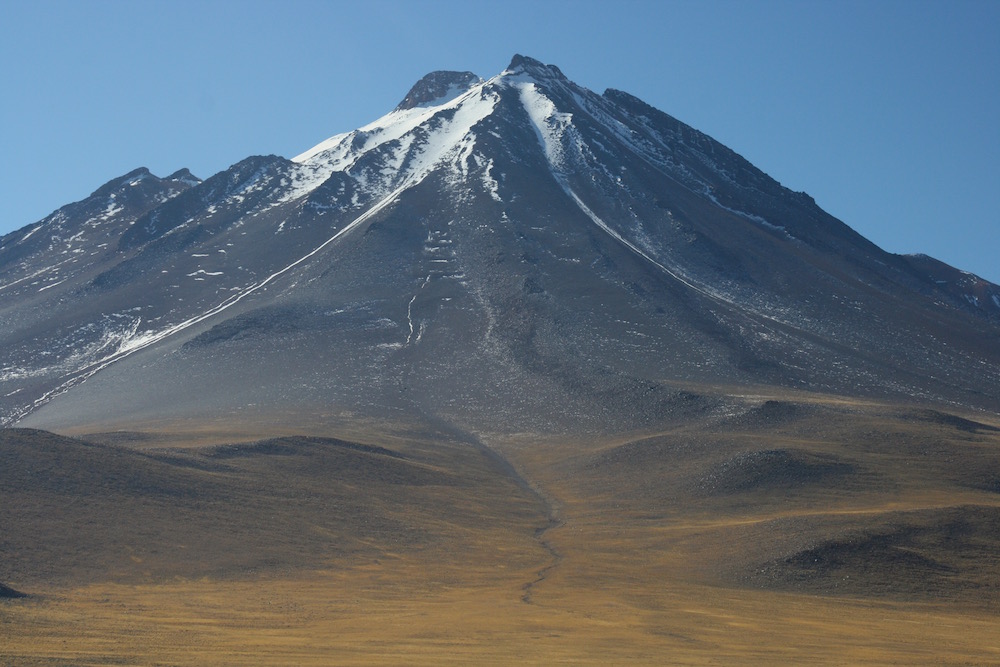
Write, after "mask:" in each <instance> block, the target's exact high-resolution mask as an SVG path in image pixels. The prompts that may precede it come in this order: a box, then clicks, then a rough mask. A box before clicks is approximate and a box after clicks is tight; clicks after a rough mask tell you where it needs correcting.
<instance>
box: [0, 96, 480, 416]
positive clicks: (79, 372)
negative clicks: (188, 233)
mask: <svg viewBox="0 0 1000 667" xmlns="http://www.w3.org/2000/svg"><path fill="white" fill-rule="evenodd" d="M497 99H498V98H497V96H496V95H494V94H491V95H483V94H482V91H481V86H477V87H476V88H474V89H473V90H470V91H469V93H467V94H465V95H462V96H460V97H459V98H456V99H455V100H452V101H450V102H448V103H447V104H445V105H442V106H441V107H425V108H416V109H410V110H405V111H396V112H393V113H390V114H388V115H387V116H386V117H385V118H383V119H382V120H381V121H376V122H375V123H373V124H371V125H368V126H366V127H365V128H362V130H359V132H362V131H365V132H371V133H372V134H373V135H374V136H373V137H371V138H370V139H369V141H368V142H367V143H366V144H365V148H364V149H362V150H360V151H359V150H347V149H346V148H345V146H346V144H342V143H337V142H335V143H334V144H333V145H330V146H329V147H327V148H326V149H324V150H323V151H320V152H318V153H315V154H313V155H312V158H311V162H310V164H308V165H304V167H305V168H306V169H307V170H312V174H313V176H314V178H312V179H309V178H303V179H302V180H300V181H298V182H297V183H296V185H295V187H293V192H297V193H298V194H296V196H301V194H302V193H303V192H305V191H307V190H308V189H312V188H315V187H318V186H319V185H320V184H321V183H322V181H323V180H325V178H326V177H328V176H329V174H332V173H333V172H334V171H339V170H348V169H349V168H350V167H351V166H352V165H353V164H354V163H355V162H356V161H357V160H358V159H359V158H361V157H362V156H363V155H364V154H365V153H366V152H367V151H369V150H373V149H375V148H378V147H379V146H381V145H383V144H384V143H386V142H387V141H393V140H401V141H400V146H401V147H403V149H404V150H405V151H406V155H405V156H397V159H398V163H397V164H394V165H390V166H391V167H395V169H389V173H387V174H386V175H387V176H390V177H391V180H392V181H393V182H394V183H398V185H396V187H395V188H393V189H392V190H390V191H389V192H388V193H387V194H385V195H383V196H382V197H381V198H380V199H379V200H378V201H377V202H376V203H375V204H374V205H372V206H371V207H369V208H368V209H367V210H366V211H365V212H364V213H362V214H361V215H359V216H357V217H356V218H354V219H353V220H352V221H351V222H349V223H348V224H347V225H345V226H344V227H343V228H341V229H340V230H338V231H337V232H336V233H335V234H334V235H333V236H331V237H330V238H328V239H327V240H326V241H324V242H323V243H321V244H319V245H318V246H317V247H315V248H314V249H313V250H311V251H310V252H308V253H306V254H305V255H303V256H302V257H300V258H299V259H297V260H295V261H294V262H292V263H290V264H288V265H287V266H285V267H284V268H282V269H280V270H278V271H275V272H274V273H272V274H270V275H268V276H267V277H266V278H264V279H263V280H261V281H259V282H256V283H252V284H250V285H248V286H246V287H244V288H241V289H239V290H238V291H237V292H236V293H235V294H232V295H230V296H229V297H228V298H226V299H225V300H223V301H222V302H220V303H219V304H217V305H216V306H214V307H212V308H209V309H208V310H205V311H204V312H202V313H199V314H197V315H195V316H192V317H189V318H188V319H186V320H184V321H182V322H179V323H177V324H173V325H171V326H168V327H165V328H162V329H159V330H148V331H144V332H141V333H139V332H138V327H139V325H140V324H141V319H138V320H136V321H134V322H132V323H131V325H130V326H129V327H128V330H127V331H124V332H121V333H120V335H116V337H115V346H114V347H115V349H114V351H113V352H111V353H107V349H108V348H109V347H111V346H109V345H101V346H100V347H99V348H98V349H97V350H93V353H94V354H95V355H100V356H96V358H95V357H94V356H92V355H87V357H88V358H87V359H80V358H76V359H75V360H74V361H75V362H76V364H74V365H76V368H75V369H72V370H70V368H69V367H65V365H61V366H60V368H59V369H55V370H57V372H67V371H68V375H67V376H65V377H64V379H63V380H62V382H61V383H60V384H59V385H58V386H57V387H55V388H54V389H52V390H50V391H48V392H46V393H45V394H44V395H42V396H41V397H40V398H38V399H37V400H36V401H34V403H33V404H32V405H31V406H29V407H27V408H25V409H24V410H22V411H21V412H20V413H19V414H15V415H13V417H12V418H11V419H10V420H9V421H11V422H16V421H18V420H20V419H22V418H23V417H25V416H26V415H27V414H29V413H30V412H32V411H33V410H35V409H37V408H38V407H40V406H41V405H43V404H45V403H47V402H48V401H50V400H51V399H52V398H53V397H55V396H57V395H59V394H62V393H64V392H65V391H67V390H68V389H70V388H71V387H73V386H76V385H78V384H80V383H82V382H85V381H86V380H87V379H88V378H90V377H92V376H93V375H94V374H96V373H98V372H99V371H101V370H103V369H104V368H107V367H108V366H110V365H111V364H113V363H115V362H117V361H120V360H122V359H124V358H126V357H128V356H130V355H132V354H134V353H136V352H138V351H140V350H143V349H146V348H148V347H150V346H151V345H154V344H156V343H159V342H161V341H163V340H165V339H166V338H169V337H170V336H173V335H175V334H178V333H180V332H182V331H185V330H187V329H189V328H191V327H192V326H195V325H197V324H200V323H201V322H204V321H205V320H207V319H209V318H211V317H214V316H216V315H218V314H220V313H222V312H223V311H225V310H227V309H229V308H231V307H232V306H234V305H236V304H237V303H239V302H240V301H242V300H243V299H244V298H246V297H247V296H249V295H251V294H253V293H254V292H256V291H258V290H260V289H261V288H263V287H264V286H266V285H268V284H269V283H271V282H272V281H274V280H275V279H277V278H279V277H280V276H282V275H284V274H286V273H288V272H289V271H291V270H292V269H294V268H296V267H298V266H300V265H302V264H304V263H305V262H307V261H308V260H310V259H312V258H313V257H315V256H316V255H317V254H318V253H320V252H321V251H323V250H324V249H325V248H327V247H328V246H330V245H331V244H333V243H335V242H336V241H337V240H338V239H341V238H342V237H344V236H345V235H346V234H349V233H350V232H351V231H353V230H354V229H357V228H358V227H359V226H361V225H362V224H364V223H365V222H367V221H368V220H370V219H371V218H372V217H373V216H375V215H376V214H378V213H379V212H381V211H383V210H384V209H385V208H387V207H388V206H390V205H392V204H393V203H394V202H395V201H396V200H397V199H398V197H399V196H400V195H401V194H402V193H403V192H404V191H406V190H408V189H410V188H412V187H414V186H416V185H417V184H419V183H420V182H422V181H423V180H424V179H425V178H426V177H427V176H428V174H430V173H431V171H432V170H433V169H434V168H435V167H436V166H437V165H438V164H439V163H441V162H442V161H443V160H446V159H449V158H456V159H457V160H458V164H457V165H456V166H458V167H461V166H464V168H465V170H466V173H467V169H468V166H467V160H468V157H469V155H470V154H471V151H472V147H473V145H474V140H475V134H474V133H473V132H472V128H473V127H474V126H475V124H476V123H478V122H479V121H481V120H482V119H484V118H486V117H487V116H488V115H489V114H490V113H491V112H492V111H493V109H494V107H495V106H496V103H497ZM442 111H445V112H448V113H445V114H442V116H441V117H440V118H439V119H437V120H439V122H437V123H435V126H434V130H433V131H431V132H429V133H427V136H426V138H422V139H421V140H420V141H419V142H418V141H417V140H416V137H415V136H414V135H415V134H416V133H414V130H415V129H416V128H418V127H421V126H423V125H424V124H427V123H428V122H429V121H430V120H431V119H433V118H435V116H437V115H438V114H441V112H442ZM353 134H355V133H352V135H353ZM341 136H342V137H344V138H345V139H346V137H348V136H350V135H341ZM335 139H336V138H335ZM331 141H332V140H331ZM470 142H471V143H470ZM327 143H328V142H324V144H321V146H324V145H326V144H327ZM404 157H405V161H406V164H407V168H406V169H405V170H404V169H401V168H400V167H401V165H402V163H403V159H404ZM463 158H464V160H463ZM302 173H305V172H302ZM324 173H325V174H326V176H325V177H323V176H322V175H323V174H324ZM250 180H251V181H254V180H255V179H254V178H251V179H250ZM296 187H297V188H298V190H297V191H296V190H295V188H296ZM289 198H290V194H289V193H285V196H284V198H283V199H282V201H287V200H288V199H289ZM205 273H206V275H215V274H214V273H208V272H205ZM413 333H414V332H412V331H411V336H410V339H408V341H407V342H410V340H412V339H413ZM418 338H419V337H418ZM46 370H50V371H51V370H53V369H46Z"/></svg>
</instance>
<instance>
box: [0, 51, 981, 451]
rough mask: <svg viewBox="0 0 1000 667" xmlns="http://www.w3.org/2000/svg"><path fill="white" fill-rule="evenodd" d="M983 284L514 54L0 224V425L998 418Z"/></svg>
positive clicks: (560, 426)
mask: <svg viewBox="0 0 1000 667" xmlns="http://www.w3.org/2000/svg"><path fill="white" fill-rule="evenodd" d="M998 386H1000V287H997V286H996V285H993V284H991V283H988V282H986V281H983V280H981V279H978V278H976V277H974V276H971V275H969V274H964V273H962V272H959V271H957V270H955V269H952V268H951V267H948V266H947V265H944V264H942V263H940V262H937V261H936V260H933V259H930V258H927V257H924V256H899V255H893V254H890V253H887V252H885V251H883V250H881V249H879V248H878V247H876V246H875V245H874V244H872V243H871V242H869V241H867V240H866V239H865V238H863V237H862V236H860V235H859V234H857V233H856V232H855V231H853V230H852V229H851V228H850V227H848V226H847V225H845V224H844V223H842V222H841V221H839V220H837V219H835V218H833V217H832V216H830V215H829V214H827V213H826V212H824V211H823V210H822V209H820V208H819V207H818V206H817V205H816V203H815V202H814V201H813V200H812V198H810V197H809V196H808V195H806V194H804V193H798V192H792V191H790V190H788V189H787V188H784V187H782V186H781V185H780V184H779V183H778V182H776V181H775V180H774V179H772V178H770V177H769V176H767V175H766V174H764V173H763V172H761V171H760V170H758V169H757V168H755V167H754V166H753V165H752V164H750V163H749V162H748V161H747V160H745V159H744V158H742V157H741V156H739V155H737V154H736V153H734V152H733V151H731V150H730V149H728V148H726V147H725V146H722V145H721V144H719V143H718V142H716V141H714V140H713V139H711V138H710V137H708V136H706V135H704V134H702V133H700V132H698V131H697V130H694V129H692V128H691V127H689V126H687V125H685V124H683V123H681V122H680V121H678V120H676V119H674V118H672V117H670V116H668V115H667V114H665V113H663V112H661V111H658V110H657V109H654V108H652V107H650V106H649V105H647V104H645V103H644V102H642V101H641V100H639V99H637V98H635V97H633V96H631V95H629V94H627V93H624V92H621V91H617V90H607V91H605V92H604V93H603V94H600V95H599V94H597V93H594V92H592V91H590V90H587V89H586V88H584V87H581V86H579V85H576V84H574V83H573V82H571V81H570V80H569V79H567V78H566V76H565V75H563V73H562V72H561V71H560V70H559V69H558V68H557V67H555V66H552V65H545V64H542V63H541V62H538V61H536V60H533V59H531V58H527V57H523V56H515V58H514V59H513V60H512V61H511V63H510V65H509V66H508V68H507V69H506V70H504V71H503V72H501V73H500V74H499V75H497V76H494V77H492V78H490V79H488V80H482V79H480V78H479V77H477V76H476V75H474V74H472V73H469V72H434V73H432V74H429V75H428V76H427V77H425V78H424V79H422V80H421V81H420V82H418V83H417V84H416V85H415V86H414V87H413V89H412V90H411V91H409V93H408V94H407V95H406V97H405V98H404V100H403V101H402V102H401V103H400V104H399V105H398V106H397V107H396V108H395V109H393V110H392V111H391V112H390V113H388V114H387V115H385V116H383V117H382V118H380V119H378V120H376V121H374V122H373V123H371V124H369V125H366V126H364V127H361V128H359V129H357V130H354V131H352V132H348V133H345V134H338V135H336V136H333V137H331V138H329V139H327V140H325V141H323V142H321V143H319V144H318V145H316V146H315V147H314V148H312V149H310V150H308V151H306V152H304V153H302V154H301V155H299V156H297V157H295V158H293V159H291V160H288V159H285V158H282V157H278V156H273V155H272V156H255V157H250V158H247V159H245V160H243V161H241V162H239V163H237V164H235V165H233V166H232V167H230V168H229V169H227V170H226V171H223V172H221V173H219V174H216V175H214V176H212V177H210V178H208V179H206V180H204V181H201V180H199V179H197V178H195V177H193V176H192V175H191V174H190V173H189V172H187V171H181V172H178V173H176V174H173V175H171V176H169V177H167V178H162V179H161V178H158V177H156V176H154V175H152V174H150V173H149V172H148V171H147V170H145V169H139V170H136V171H134V172H131V173H130V174H127V175H125V176H123V177H121V178H118V179H115V180H113V181H110V182H109V183H107V184H106V185H104V186H102V187H101V188H99V189H98V190H97V191H96V192H94V194H93V195H91V196H90V197H88V198H87V199H85V200H83V201H81V202H78V203H75V204H70V205H68V206H65V207H63V208H61V209H59V210H58V211H56V212H55V213H53V214H52V215H50V216H49V217H47V218H45V219H43V220H42V221H40V222H38V223H35V224H33V225H29V226H27V227H25V228H24V229H21V230H19V231H17V232H14V233H12V234H9V235H7V236H4V237H3V238H2V239H0V415H2V421H3V423H4V424H8V425H12V424H18V425H22V426H31V427H41V428H69V427H72V426H75V425H80V424H85V423H86V424H96V423H100V424H102V425H104V426H109V427H110V426H119V425H125V424H130V423H134V422H142V421H149V420H164V419H165V420H175V419H233V420H250V421H253V420H264V421H267V420H272V419H274V418H275V415H281V419H285V420H289V423H292V422H296V421H300V420H303V419H309V420H313V421H323V420H324V419H335V418H338V416H342V415H353V416H356V417H357V418H372V419H388V420H398V421H400V422H412V421H419V420H427V419H430V420H440V421H441V422H443V423H450V424H453V425H455V426H456V427H459V428H462V429H469V430H472V431H475V432H480V433H517V432H524V431H532V432H539V433H571V432H577V433H613V432H630V431H634V430H636V429H643V428H650V427H653V426H656V425H660V424H662V423H666V422H668V421H670V420H671V419H672V418H674V417H675V416H678V415H684V414H689V413H690V412H692V411H696V412H697V411H712V410H725V409H727V408H726V407H725V406H726V404H727V401H730V400H731V399H730V398H727V397H731V396H732V395H734V394H740V393H744V392H746V391H754V392H766V391H767V390H768V389H767V388H781V389H783V390H802V391H806V392H811V393H815V394H835V395H844V396H852V397H865V398H870V399H893V400H897V399H902V400H907V401H916V402H921V403H927V404H939V405H956V406H962V407H963V408H970V409H979V410H989V411H996V410H998V409H1000V393H998V392H997V387H998Z"/></svg>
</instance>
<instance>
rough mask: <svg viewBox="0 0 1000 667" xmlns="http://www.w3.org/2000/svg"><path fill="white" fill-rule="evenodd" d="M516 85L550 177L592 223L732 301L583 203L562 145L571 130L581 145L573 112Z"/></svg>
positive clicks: (528, 85)
mask: <svg viewBox="0 0 1000 667" xmlns="http://www.w3.org/2000/svg"><path fill="white" fill-rule="evenodd" d="M515 85H517V87H518V89H519V92H520V96H521V103H522V105H523V106H524V110H525V111H526V112H527V114H528V117H529V118H530V119H531V122H532V125H533V126H534V129H535V134H536V135H537V136H538V140H539V143H540V144H541V145H542V148H543V149H544V150H545V155H546V157H547V158H548V161H549V167H550V170H551V172H552V176H553V178H555V180H556V182H557V183H558V184H559V186H560V187H561V188H562V189H563V191H564V192H565V193H566V195H567V196H568V197H569V198H570V199H572V200H573V202H574V203H575V204H576V205H577V207H578V208H579V209H580V210H581V211H582V212H583V213H584V214H585V215H586V216H587V217H588V218H589V219H590V220H591V221H592V222H593V223H594V224H595V225H597V227H599V228H600V229H601V230H602V231H604V232H605V233H607V234H608V235H609V236H611V237H612V238H613V239H614V240H615V241H617V242H618V243H620V244H622V245H623V246H625V247H626V248H628V249H629V250H630V251H632V252H633V253H635V254H636V255H638V256H639V257H641V258H642V259H644V260H646V261H647V262H649V263H650V264H652V265H653V266H655V267H656V268H658V269H659V270H660V271H662V272H663V273H665V274H667V275H668V276H670V277H671V278H673V279H674V280H677V281H678V282H680V283H682V284H684V285H686V286H687V287H689V288H691V289H693V290H695V291H696V292H698V293H699V294H702V295H703V296H706V297H708V298H710V299H712V300H713V301H717V302H720V303H726V304H729V305H732V301H731V300H729V299H727V298H725V297H724V296H723V295H721V294H719V293H717V292H715V291H714V290H710V289H708V288H705V287H702V286H699V285H696V284H694V283H693V282H691V281H690V280H689V279H687V278H685V277H684V276H682V275H681V274H680V273H678V272H677V271H673V270H671V269H669V268H667V267H666V266H664V265H663V264H662V263H660V262H658V261H657V260H656V259H654V258H653V257H651V256H650V255H649V254H648V253H646V252H645V251H643V250H642V249H641V248H639V246H637V245H636V244H634V243H632V242H631V241H629V240H628V239H626V238H625V237H624V236H622V235H621V234H619V233H618V232H617V231H615V230H614V229H612V228H611V227H610V226H609V225H608V224H607V223H606V222H604V221H603V220H602V219H601V218H600V217H598V216H597V214H595V213H594V212H593V211H592V210H591V209H590V208H589V207H588V206H587V205H586V204H584V203H583V200H582V199H580V197H579V196H578V195H577V194H576V193H575V192H574V191H573V189H572V188H571V187H570V185H569V183H568V182H567V180H566V177H565V173H566V170H567V164H566V160H567V156H566V153H565V148H564V147H565V146H566V144H567V143H569V142H568V141H567V135H568V134H570V133H572V136H571V137H570V140H571V141H572V143H573V145H574V146H575V148H576V149H577V150H578V151H579V150H581V149H582V148H583V140H582V139H581V138H580V137H579V136H578V135H577V133H576V130H575V128H573V126H572V124H571V120H572V115H571V114H568V113H561V112H559V111H558V110H557V108H556V105H555V104H554V103H553V102H552V100H550V99H549V98H547V97H546V96H545V95H544V94H543V93H542V92H541V91H539V89H538V86H536V85H535V84H534V83H532V82H530V81H529V82H523V83H518V84H515Z"/></svg>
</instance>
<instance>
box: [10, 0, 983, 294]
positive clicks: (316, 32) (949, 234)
mask: <svg viewBox="0 0 1000 667" xmlns="http://www.w3.org/2000/svg"><path fill="white" fill-rule="evenodd" d="M514 53H523V54H525V55H529V56H532V57H534V58H538V59H539V60H542V61H545V62H548V63H553V64H556V65H558V66H559V67H560V68H561V69H562V70H563V72H564V73H565V74H566V75H567V76H568V77H569V78H571V79H573V80H574V81H576V82H577V83H579V84H581V85H584V86H586V87H588V88H591V89H593V90H596V91H598V92H600V91H603V90H604V89H605V88H608V87H613V88H619V89H622V90H625V91H628V92H630V93H632V94H634V95H637V96H638V97H640V98H642V99H644V100H645V101H647V102H649V103H650V104H652V105H653V106H656V107H658V108H660V109H662V110H664V111H666V112H667V113H669V114H671V115H673V116H675V117H677V118H679V119H680V120H682V121H684V122H686V123H688V124H690V125H692V126H694V127H696V128H698V129H700V130H702V131H703V132H706V133H708V134H710V135H712V136H713V137H715V138H716V139H718V140H719V141H721V142H722V143H724V144H726V145H728V146H730V147H731V148H733V149H734V150H736V151H737V152H738V153H740V154H742V155H743V156H744V157H746V158H747V159H749V160H750V161H751V162H753V163H754V164H755V165H757V166H758V167H760V168H761V169H763V170H764V171H765V172H767V173H768V174H770V175H771V176H773V177H774V178H776V179H777V180H779V181H780V182H781V183H783V184H784V185H786V186H788V187H790V188H792V189H794V190H804V191H806V192H808V193H809V194H811V195H812V196H813V197H815V199H816V200H817V202H818V203H819V204H820V205H821V206H822V207H824V208H825V209H826V210H828V211H829V212H830V213H832V214H833V215H835V216H837V217H838V218H840V219H842V220H844V221H845V222H846V223H847V224H849V225H851V226H852V227H854V228H855V229H857V230H858V231H859V232H861V233H862V234H864V235H865V236H867V237H868V238H870V239H871V240H872V241H874V242H875V243H877V244H878V245H880V246H882V247H883V248H885V249H886V250H889V251H892V252H903V253H908V252H926V253H928V254H931V255H933V256H935V257H938V258H940V259H942V260H944V261H947V262H948V263H950V264H953V265H956V266H958V267H960V268H963V269H966V270H969V271H972V272H974V273H978V274H980V275H982V276H983V277H986V278H989V279H991V280H993V281H994V282H1000V261H998V257H1000V120H998V119H1000V2H998V1H997V0H979V1H976V0H965V1H961V0H959V1H954V0H952V1H948V2H946V1H944V0H942V1H940V2H922V1H920V0H905V1H899V2H896V1H878V0H865V1H861V2H855V1H851V0H836V1H833V0H829V1H824V0H797V1H794V2H784V1H773V2H750V1H748V0H739V1H715V2H712V1H698V2H670V1H669V0H651V1H649V2H644V1H640V0H631V1H629V0H618V1H616V2H609V1H587V0H576V1H563V0H535V1H534V2H524V1H522V0H500V1H490V2H469V1H466V2H452V1H450V0H437V1H435V2H419V1H416V0H409V1H404V0H399V1H390V0H375V1H373V0H366V1H363V2H362V1H360V0H358V1H353V2H346V1H343V2H341V1H326V2H320V1H308V0H297V1H296V0H291V1H285V2H277V1H274V2H254V1H252V0H240V1H235V0H233V1H222V0H215V1H212V0H201V1H199V2H193V1H188V0H174V1H172V2H135V1H131V0H130V1H128V2H125V1H120V2H119V1H115V2H111V1H102V0H88V1H87V2H79V1H77V0H73V1H53V0H34V1H31V2H28V1H27V0H25V1H22V0H0V63H2V65H0V68H2V69H0V100H2V104H0V149H2V152H3V160H2V161H0V170H2V173H0V202H2V206H0V233H6V232H8V231H11V230H14V229H17V228H19V227H22V226H24V225H27V224H29V223H32V222H34V221H36V220H38V219H40V218H41V217H43V216H45V215H47V214H48V213H50V212H51V211H52V210H54V209H56V208H58V207H59V206H62V205H63V204H66V203H69V202H71V201H76V200H78V199H81V198H83V197H85V196H86V195H88V194H89V193H90V192H92V191H93V190H95V189H96V188H97V187H98V186H100V185H101V184H102V183H104V182H105V181H107V180H110V179H111V178H114V177H115V176H118V175H121V174H123V173H125V172H127V171H130V170H131V169H134V168H135V167H139V166H146V167H149V168H150V169H151V170H152V171H153V172H154V173H156V174H158V175H161V176H165V175H167V174H169V173H170V172H173V171H175V170H176V169H178V168H180V167H189V168H190V169H191V170H192V171H193V172H194V173H195V174H197V175H198V176H201V177H202V178H205V177H208V176H210V175H211V174H213V173H215V172H217V171H220V170H222V169H224V168H226V167H227V166H229V165H230V164H232V163H233V162H236V161H237V160H240V159H242V158H244V157H246V156H248V155H253V154H266V153H276V154H279V155H284V156H286V157H291V156H294V155H296V154H298V153H299V152H301V151H303V150H305V149H306V148H309V147H310V146H312V145H314V144H316V143H318V142H319V141H321V140H323V139H325V138H326V137H328V136H330V135H332V134H336V133H338V132H344V131H348V130H351V129H354V128H355V127H358V126H360V125H363V124H365V123H367V122H369V121H371V120H374V119H375V118H377V117H378V116H380V115H382V114H383V113H385V112H387V111H388V110H390V109H391V108H392V107H393V106H395V104H396V103H397V102H398V101H399V100H400V99H402V97H403V95H404V94H405V93H406V91H407V90H408V89H409V87H410V85H412V84H413V83H414V82H415V81H416V80H417V79H418V78H419V77H420V76H422V75H423V74H425V73H427V72H429V71H431V70H436V69H458V70H471V71H474V72H476V73H477V74H479V75H480V76H483V77H489V76H492V75H494V74H496V73H498V72H500V71H501V70H503V68H504V67H505V66H506V65H507V63H508V62H509V60H510V58H511V56H512V55H513V54H514Z"/></svg>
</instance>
